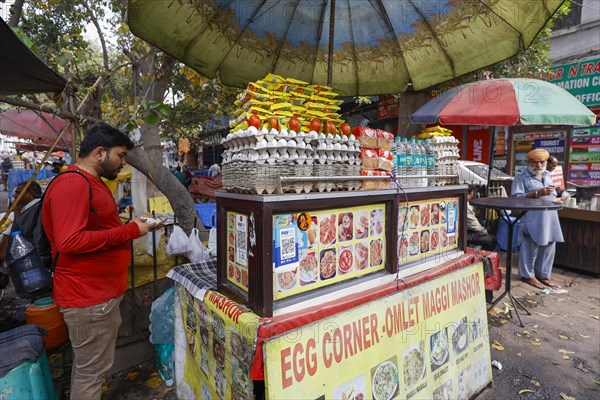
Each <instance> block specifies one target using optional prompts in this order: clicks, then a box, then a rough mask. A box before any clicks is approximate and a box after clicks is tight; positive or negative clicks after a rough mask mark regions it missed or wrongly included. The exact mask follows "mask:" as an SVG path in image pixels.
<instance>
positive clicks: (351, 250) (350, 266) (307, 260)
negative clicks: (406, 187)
mask: <svg viewBox="0 0 600 400" xmlns="http://www.w3.org/2000/svg"><path fill="white" fill-rule="evenodd" d="M385 213H386V206H385V204H373V205H369V206H360V207H351V208H345V209H330V210H321V211H315V212H311V213H310V214H309V213H307V212H304V211H298V212H293V213H286V214H277V215H274V216H273V273H274V276H273V281H274V282H275V285H273V286H274V287H273V299H275V300H277V299H282V298H285V297H289V296H292V295H294V294H298V293H303V292H307V291H310V290H313V289H316V288H319V287H323V286H327V285H330V284H332V283H335V282H340V281H343V280H348V279H352V278H355V277H357V276H362V275H366V274H369V273H372V272H375V271H379V270H382V269H384V268H385V261H386V260H385V246H386V243H385V229H386V221H385Z"/></svg>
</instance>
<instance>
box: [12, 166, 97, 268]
mask: <svg viewBox="0 0 600 400" xmlns="http://www.w3.org/2000/svg"><path fill="white" fill-rule="evenodd" d="M68 173H76V174H79V175H80V176H82V177H83V178H85V180H86V181H87V183H88V185H89V199H90V209H91V210H92V212H93V213H94V214H96V210H95V209H94V207H93V206H92V199H93V198H94V195H93V192H92V183H91V182H90V180H89V179H88V178H87V176H85V175H84V174H82V173H81V172H79V171H78V170H67V171H65V172H62V173H60V174H59V175H57V176H55V177H54V178H53V179H52V180H51V181H50V183H49V184H48V187H47V188H46V191H45V192H44V194H43V195H42V198H41V199H40V201H38V202H37V203H35V204H33V205H32V206H31V207H29V208H27V209H26V210H22V211H21V213H20V214H19V215H18V216H17V217H16V218H15V220H14V222H13V225H12V229H11V233H12V232H15V231H21V233H22V235H23V237H24V238H25V239H27V240H29V242H30V243H31V244H33V247H34V248H35V250H36V251H37V253H38V256H39V258H40V260H42V264H43V266H44V267H45V268H47V269H48V270H50V271H51V272H53V271H54V267H55V266H56V263H57V262H58V256H59V253H58V252H57V253H56V256H55V257H54V260H53V259H52V252H51V249H50V242H49V241H48V236H46V232H44V227H43V226H42V204H43V202H44V197H45V196H46V193H47V192H48V188H49V187H50V185H52V182H54V180H55V179H56V178H58V177H59V176H61V175H64V174H68ZM12 240H13V239H12V236H10V238H9V242H8V250H7V257H6V261H7V264H8V265H9V266H10V264H11V262H13V261H14V260H13V259H12V256H11V255H10V248H11V246H12Z"/></svg>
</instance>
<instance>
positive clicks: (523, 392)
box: [519, 389, 535, 394]
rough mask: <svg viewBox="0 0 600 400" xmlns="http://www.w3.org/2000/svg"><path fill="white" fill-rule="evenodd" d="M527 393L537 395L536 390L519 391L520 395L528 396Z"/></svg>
mask: <svg viewBox="0 0 600 400" xmlns="http://www.w3.org/2000/svg"><path fill="white" fill-rule="evenodd" d="M527 393H532V394H533V393H535V391H534V390H531V389H523V390H519V394H527Z"/></svg>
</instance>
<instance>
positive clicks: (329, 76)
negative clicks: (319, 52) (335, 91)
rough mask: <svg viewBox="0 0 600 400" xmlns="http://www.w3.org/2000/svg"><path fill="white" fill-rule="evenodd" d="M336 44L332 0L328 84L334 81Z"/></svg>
mask: <svg viewBox="0 0 600 400" xmlns="http://www.w3.org/2000/svg"><path fill="white" fill-rule="evenodd" d="M334 44H335V0H331V8H330V11H329V49H328V50H329V51H328V53H327V86H331V84H332V82H333V46H334Z"/></svg>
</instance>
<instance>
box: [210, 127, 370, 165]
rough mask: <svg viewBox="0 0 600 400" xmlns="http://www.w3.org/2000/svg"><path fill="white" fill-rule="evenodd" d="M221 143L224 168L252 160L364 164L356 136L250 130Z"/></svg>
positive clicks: (227, 138)
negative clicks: (230, 163) (235, 162)
mask: <svg viewBox="0 0 600 400" xmlns="http://www.w3.org/2000/svg"><path fill="white" fill-rule="evenodd" d="M221 144H222V145H223V147H225V151H224V152H223V165H225V164H227V163H229V162H232V161H250V162H254V163H256V164H259V165H262V164H270V165H274V164H276V163H278V162H280V161H290V162H292V163H293V164H297V165H312V164H317V163H318V164H340V163H343V164H348V165H359V164H360V159H359V155H360V143H359V142H358V141H356V140H355V138H354V136H353V135H350V136H339V135H332V134H327V135H325V134H323V133H321V134H317V132H314V131H311V132H308V133H306V132H299V133H296V132H294V131H290V132H288V131H287V130H286V129H285V128H283V129H281V131H277V130H275V129H271V130H270V131H268V130H267V129H266V128H263V129H262V130H260V131H259V130H258V129H256V128H255V127H252V126H251V127H249V128H248V129H245V130H239V131H236V132H231V133H229V134H228V135H227V136H226V137H225V138H224V139H223V140H222V141H221Z"/></svg>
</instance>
